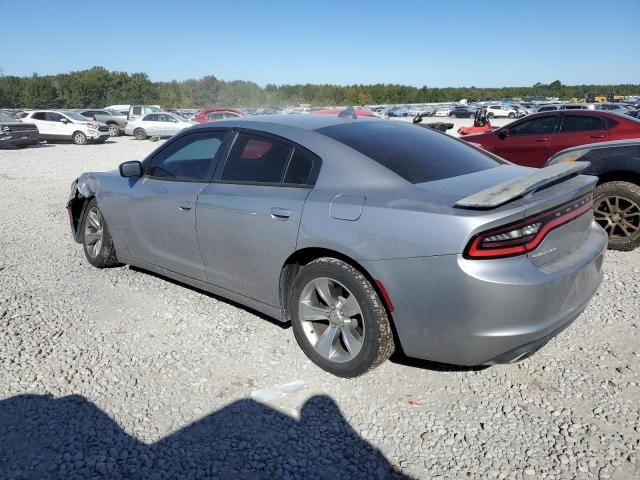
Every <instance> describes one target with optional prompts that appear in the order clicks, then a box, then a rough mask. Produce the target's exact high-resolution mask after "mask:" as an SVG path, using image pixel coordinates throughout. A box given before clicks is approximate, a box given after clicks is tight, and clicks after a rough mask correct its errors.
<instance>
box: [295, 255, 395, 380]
mask: <svg viewBox="0 0 640 480" xmlns="http://www.w3.org/2000/svg"><path fill="white" fill-rule="evenodd" d="M323 277H327V278H329V279H332V280H335V281H337V282H339V283H340V284H342V285H344V286H345V287H346V288H347V289H348V291H349V293H350V294H352V295H353V296H354V297H355V299H356V301H357V302H358V304H359V306H360V310H361V311H362V318H361V321H362V324H363V332H364V334H363V337H362V338H363V340H362V347H361V349H360V350H359V352H358V353H357V354H356V355H355V356H354V357H353V358H352V359H350V360H348V361H345V362H342V363H338V362H334V361H331V360H329V359H326V358H324V357H323V356H321V355H320V354H319V353H318V352H317V351H316V350H315V348H314V347H313V345H312V344H311V342H310V341H309V339H308V337H307V334H306V333H305V331H304V330H303V329H304V328H305V327H306V328H310V323H309V322H302V321H301V320H300V315H299V309H298V305H299V302H300V300H301V298H302V294H303V291H304V288H305V286H307V285H308V284H309V283H310V282H312V281H313V280H315V279H318V278H323ZM288 312H289V314H290V317H291V324H292V327H293V333H294V336H295V338H296V341H297V342H298V345H300V348H301V349H302V351H303V352H304V353H305V354H306V355H307V357H309V359H310V360H311V361H312V362H313V363H315V364H316V365H318V366H319V367H320V368H322V369H323V370H325V371H327V372H329V373H331V374H333V375H336V376H338V377H344V378H353V377H357V376H359V375H362V374H364V373H367V372H369V371H370V370H373V369H374V368H376V367H377V366H378V365H380V364H381V363H383V362H384V361H386V360H387V359H388V358H389V357H390V356H391V354H392V353H393V351H394V350H395V342H394V338H393V332H392V330H391V324H390V321H389V317H388V315H387V311H386V309H385V307H384V305H383V303H382V301H381V299H380V297H379V296H378V293H377V292H376V290H375V289H374V288H373V286H372V285H371V283H370V282H369V281H368V280H367V278H366V277H365V276H364V275H363V274H362V273H361V272H360V271H359V270H358V269H356V268H354V267H353V266H351V265H349V264H348V263H346V262H344V261H342V260H338V259H336V258H332V257H323V258H319V259H317V260H314V261H312V262H310V263H308V264H307V265H305V266H304V267H303V268H302V270H301V271H300V272H299V273H298V275H297V276H296V278H295V279H294V281H293V285H292V289H291V295H290V296H289V305H288ZM312 328H315V327H312Z"/></svg>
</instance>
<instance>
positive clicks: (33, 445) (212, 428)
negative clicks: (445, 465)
mask: <svg viewBox="0 0 640 480" xmlns="http://www.w3.org/2000/svg"><path fill="white" fill-rule="evenodd" d="M134 429H135V427H134ZM0 478H2V479H3V480H5V479H7V480H8V479H16V480H17V479H20V480H32V479H33V480H35V479H38V480H40V479H69V480H71V479H94V478H96V479H97V478H105V479H106V478H108V479H131V480H143V479H144V480H156V479H157V480H161V479H182V478H184V479H209V478H216V479H217V478H219V479H234V480H235V479H238V480H253V479H265V480H266V479H298V478H299V479H323V480H325V479H326V480H330V479H331V480H333V479H358V478H362V479H387V478H389V479H391V478H395V479H406V478H408V477H406V476H404V475H402V474H399V473H397V472H394V471H393V470H392V469H391V465H390V463H389V461H388V460H387V459H386V458H385V457H384V455H382V453H381V452H380V451H379V450H377V449H376V448H375V447H373V446H372V445H370V444H369V443H367V442H366V441H365V440H363V439H362V438H360V436H359V435H358V434H357V433H356V432H355V431H354V430H353V429H352V428H351V426H350V425H349V423H348V422H347V421H346V419H345V418H344V417H343V416H342V414H341V412H340V410H339V408H338V406H337V405H336V404H335V402H334V401H333V400H332V399H331V398H329V397H326V396H315V397H312V398H310V399H309V400H308V401H307V402H306V403H305V404H304V405H303V407H302V409H301V411H300V420H299V421H298V420H296V419H294V418H291V417H289V416H287V415H284V414H282V413H280V412H279V411H277V410H275V409H273V408H270V407H268V406H266V405H263V404H260V403H257V402H255V401H253V400H240V401H237V402H234V403H232V404H230V405H228V406H226V407H224V408H222V409H220V410H217V411H215V412H213V413H211V414H209V415H207V416H205V417H203V418H202V419H200V420H198V421H196V422H194V423H192V424H191V425H188V426H187V427H184V428H182V429H180V430H178V431H176V432H174V433H172V434H170V435H168V436H167V437H165V438H163V439H161V440H159V441H157V442H155V443H152V444H145V443H143V442H140V441H138V440H137V439H136V438H135V437H132V436H131V435H129V434H127V433H126V432H125V431H124V430H123V429H122V428H121V427H120V426H119V425H118V424H117V423H116V422H115V421H114V420H113V419H111V417H109V416H108V415H107V414H106V413H105V412H103V411H102V410H100V409H99V408H98V407H96V406H95V405H94V404H92V403H91V402H89V401H88V400H87V399H85V398H84V397H82V396H68V397H63V398H59V399H54V398H53V397H51V396H48V395H20V396H16V397H12V398H9V399H7V400H2V401H0Z"/></svg>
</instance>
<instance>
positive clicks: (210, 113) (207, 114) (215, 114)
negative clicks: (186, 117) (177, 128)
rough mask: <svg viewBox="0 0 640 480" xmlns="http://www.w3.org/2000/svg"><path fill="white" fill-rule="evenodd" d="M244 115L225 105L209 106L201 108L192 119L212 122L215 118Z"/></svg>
mask: <svg viewBox="0 0 640 480" xmlns="http://www.w3.org/2000/svg"><path fill="white" fill-rule="evenodd" d="M238 117H244V113H243V112H242V111H240V110H238V109H235V108H227V107H209V108H203V109H202V110H200V111H199V112H198V114H197V115H196V116H195V118H194V119H193V121H194V122H196V123H207V122H214V121H216V120H225V119H227V118H238Z"/></svg>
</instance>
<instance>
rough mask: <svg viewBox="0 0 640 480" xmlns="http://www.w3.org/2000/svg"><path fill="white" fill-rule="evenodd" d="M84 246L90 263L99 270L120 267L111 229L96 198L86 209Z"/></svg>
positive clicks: (83, 220)
mask: <svg viewBox="0 0 640 480" xmlns="http://www.w3.org/2000/svg"><path fill="white" fill-rule="evenodd" d="M82 246H83V247H84V254H85V256H86V257H87V260H89V263H90V264H91V265H93V266H94V267H97V268H105V267H115V266H117V265H118V257H117V256H116V249H115V248H114V246H113V240H112V239H111V233H110V232H109V227H108V226H107V223H106V222H105V220H104V217H103V216H102V212H101V211H100V209H99V208H98V206H97V205H96V200H95V198H94V199H92V200H91V201H90V202H89V204H88V205H87V206H86V208H85V213H84V217H83V219H82Z"/></svg>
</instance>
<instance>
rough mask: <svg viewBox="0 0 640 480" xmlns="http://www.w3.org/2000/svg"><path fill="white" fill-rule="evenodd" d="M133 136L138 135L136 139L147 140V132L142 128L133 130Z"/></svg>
mask: <svg viewBox="0 0 640 480" xmlns="http://www.w3.org/2000/svg"><path fill="white" fill-rule="evenodd" d="M133 136H134V137H136V140H146V139H147V132H145V131H144V129H142V128H136V130H135V131H134V132H133Z"/></svg>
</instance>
